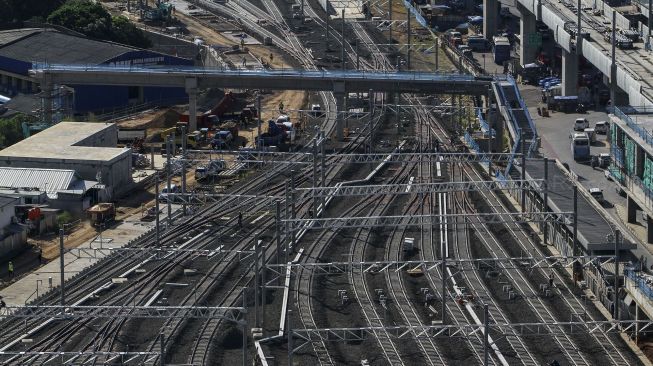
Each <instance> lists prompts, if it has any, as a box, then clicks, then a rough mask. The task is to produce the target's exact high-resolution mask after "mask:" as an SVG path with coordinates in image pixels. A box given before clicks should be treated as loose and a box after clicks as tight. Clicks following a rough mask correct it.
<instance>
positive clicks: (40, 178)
mask: <svg viewBox="0 0 653 366" xmlns="http://www.w3.org/2000/svg"><path fill="white" fill-rule="evenodd" d="M76 180H77V177H76V176H75V171H74V170H59V169H37V168H9V167H0V187H3V188H38V189H39V190H41V191H46V192H47V193H56V192H58V191H65V190H67V189H69V188H70V186H71V185H72V184H73V183H74V182H75V181H76Z"/></svg>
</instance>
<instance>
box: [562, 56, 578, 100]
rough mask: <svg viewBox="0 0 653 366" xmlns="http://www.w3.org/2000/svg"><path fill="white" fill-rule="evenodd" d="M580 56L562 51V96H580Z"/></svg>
mask: <svg viewBox="0 0 653 366" xmlns="http://www.w3.org/2000/svg"><path fill="white" fill-rule="evenodd" d="M577 86H578V56H576V54H575V53H572V52H567V51H565V50H564V49H563V50H562V95H565V96H566V95H578V88H577Z"/></svg>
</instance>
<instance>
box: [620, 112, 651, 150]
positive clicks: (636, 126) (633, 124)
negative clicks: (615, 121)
mask: <svg viewBox="0 0 653 366" xmlns="http://www.w3.org/2000/svg"><path fill="white" fill-rule="evenodd" d="M630 109H631V110H632V111H634V113H647V114H648V113H653V109H651V108H645V107H637V108H635V107H630ZM613 111H614V114H615V116H617V117H619V119H621V120H622V121H624V122H626V125H627V126H628V127H630V128H631V129H632V130H633V131H635V133H637V134H638V135H639V137H641V138H642V139H643V140H644V142H646V143H647V144H649V145H651V146H653V134H651V133H650V132H648V131H647V130H645V129H644V128H643V127H642V126H640V125H639V124H637V122H635V121H633V119H632V118H631V117H630V116H629V115H627V114H626V113H624V112H623V111H622V110H621V109H620V108H619V107H614V108H613Z"/></svg>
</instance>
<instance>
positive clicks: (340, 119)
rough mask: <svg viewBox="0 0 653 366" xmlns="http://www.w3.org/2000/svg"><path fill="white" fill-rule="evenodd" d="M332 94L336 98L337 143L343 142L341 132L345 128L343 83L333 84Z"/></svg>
mask: <svg viewBox="0 0 653 366" xmlns="http://www.w3.org/2000/svg"><path fill="white" fill-rule="evenodd" d="M333 94H334V96H335V98H336V111H337V113H338V114H337V116H336V138H337V139H338V141H343V140H344V139H345V137H344V133H343V130H344V128H345V118H344V117H345V112H346V110H345V94H346V92H345V83H344V82H336V83H333Z"/></svg>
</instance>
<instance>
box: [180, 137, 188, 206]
mask: <svg viewBox="0 0 653 366" xmlns="http://www.w3.org/2000/svg"><path fill="white" fill-rule="evenodd" d="M186 138H187V137H186V126H181V193H182V194H183V195H184V201H183V203H182V205H181V212H182V213H183V214H184V216H186V198H185V195H186Z"/></svg>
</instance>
